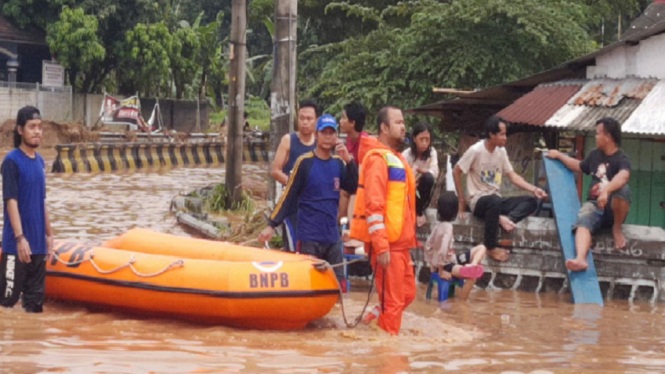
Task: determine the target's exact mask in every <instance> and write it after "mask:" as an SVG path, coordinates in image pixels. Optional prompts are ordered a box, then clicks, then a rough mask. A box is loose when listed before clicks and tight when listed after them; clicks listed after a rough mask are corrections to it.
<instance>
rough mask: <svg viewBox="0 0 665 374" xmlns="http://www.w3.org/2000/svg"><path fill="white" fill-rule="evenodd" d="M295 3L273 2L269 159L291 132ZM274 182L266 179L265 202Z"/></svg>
mask: <svg viewBox="0 0 665 374" xmlns="http://www.w3.org/2000/svg"><path fill="white" fill-rule="evenodd" d="M297 20H298V1H297V0H275V40H274V49H273V53H274V65H273V69H272V88H271V91H272V93H271V95H270V112H271V115H270V150H269V155H270V157H269V159H270V160H271V161H272V160H274V159H275V151H276V150H277V146H278V145H279V142H280V140H281V139H282V136H284V135H285V134H288V133H290V132H292V131H293V123H294V118H295V106H296V105H295V101H296V40H297V27H298V22H297ZM275 188H276V183H275V180H273V179H272V178H270V183H269V189H268V200H269V201H274V200H275V197H276V190H275Z"/></svg>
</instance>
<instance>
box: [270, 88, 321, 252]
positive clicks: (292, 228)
mask: <svg viewBox="0 0 665 374" xmlns="http://www.w3.org/2000/svg"><path fill="white" fill-rule="evenodd" d="M319 115H320V112H319V107H318V106H317V105H316V103H315V102H314V101H313V100H304V101H302V102H300V108H299V109H298V131H296V132H294V133H291V134H286V135H284V136H283V137H282V140H281V141H280V142H279V146H278V147H277V151H276V152H275V159H274V160H273V163H272V170H271V172H270V175H271V176H272V177H273V179H274V180H276V181H277V182H279V183H281V184H282V185H283V186H286V184H287V183H288V182H289V175H290V174H291V170H292V169H293V166H294V165H295V164H296V160H297V159H298V157H300V156H302V155H304V154H305V153H307V152H310V151H313V150H314V148H316V138H315V137H314V130H315V125H316V119H317V118H318V117H319ZM278 199H279V195H277V197H276V200H278ZM296 205H297V201H296ZM296 221H297V218H296V215H295V213H294V214H293V215H291V216H289V217H286V219H284V236H283V238H282V239H283V240H284V250H286V251H290V252H293V251H295V250H296V248H295V242H296V239H295V235H296Z"/></svg>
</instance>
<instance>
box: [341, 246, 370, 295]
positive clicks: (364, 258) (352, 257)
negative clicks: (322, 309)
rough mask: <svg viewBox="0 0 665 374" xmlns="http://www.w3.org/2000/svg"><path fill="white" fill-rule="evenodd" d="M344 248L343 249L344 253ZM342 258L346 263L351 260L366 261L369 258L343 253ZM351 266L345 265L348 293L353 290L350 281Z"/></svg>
mask: <svg viewBox="0 0 665 374" xmlns="http://www.w3.org/2000/svg"><path fill="white" fill-rule="evenodd" d="M343 248H344V247H342V251H343V250H344V249H343ZM342 258H343V259H344V262H349V261H351V260H366V259H367V256H365V255H352V254H348V253H344V252H342ZM348 267H349V265H344V279H346V292H349V291H350V290H351V282H350V281H349V269H348Z"/></svg>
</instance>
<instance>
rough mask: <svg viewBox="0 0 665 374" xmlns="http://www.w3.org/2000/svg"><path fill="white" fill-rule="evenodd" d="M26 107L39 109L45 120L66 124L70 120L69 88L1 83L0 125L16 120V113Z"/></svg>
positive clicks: (70, 96) (70, 95)
mask: <svg viewBox="0 0 665 374" xmlns="http://www.w3.org/2000/svg"><path fill="white" fill-rule="evenodd" d="M26 105H32V106H35V107H37V108H39V110H40V111H41V113H42V118H44V119H45V120H49V121H55V122H67V121H71V118H72V93H71V91H70V87H63V88H62V89H49V88H44V87H41V86H39V85H37V84H33V83H11V84H9V83H6V82H1V85H0V123H2V122H4V121H6V120H8V119H16V113H17V112H18V111H19V109H21V108H23V107H24V106H26Z"/></svg>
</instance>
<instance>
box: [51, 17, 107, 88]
mask: <svg viewBox="0 0 665 374" xmlns="http://www.w3.org/2000/svg"><path fill="white" fill-rule="evenodd" d="M47 30H48V36H47V38H46V42H47V43H48V45H49V48H51V53H52V54H54V55H55V56H56V57H57V59H58V61H59V62H60V63H61V64H62V65H63V66H64V67H65V68H66V69H67V70H68V72H69V80H70V84H71V85H72V86H74V85H75V84H76V79H77V77H78V75H79V74H83V75H90V74H91V73H92V68H93V66H94V65H95V64H97V63H100V62H101V61H103V60H104V58H105V56H106V50H105V49H104V46H103V45H102V44H101V41H100V40H99V37H98V36H97V30H98V23H97V18H96V17H94V16H91V15H85V14H84V13H83V9H81V8H78V9H70V8H69V7H64V8H63V9H62V13H60V19H59V20H58V21H57V22H55V23H52V24H50V25H49V26H48V28H47Z"/></svg>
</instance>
